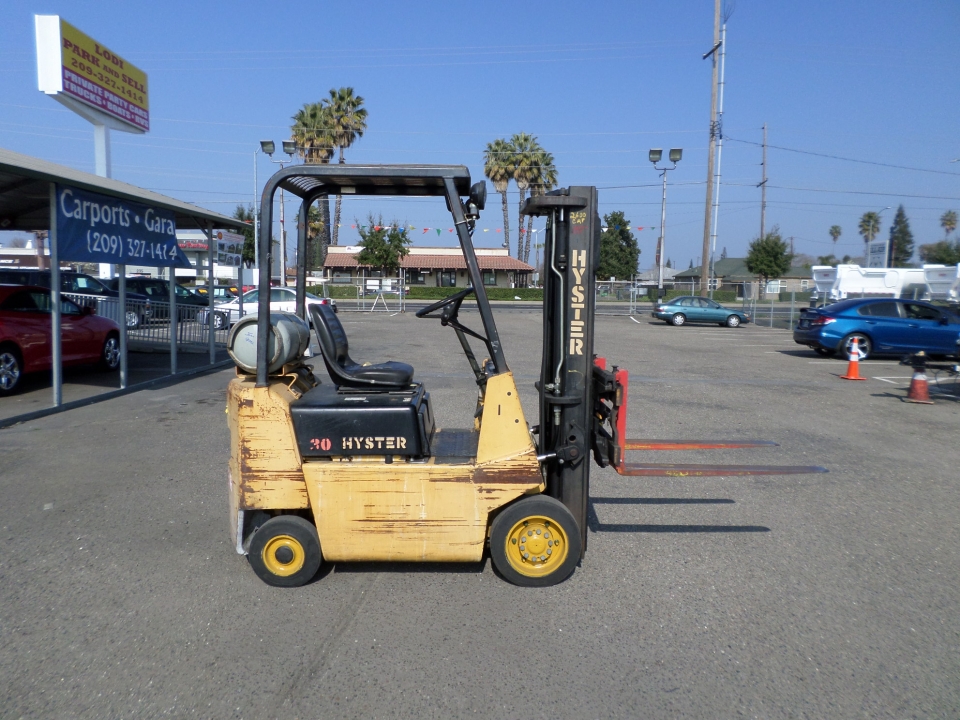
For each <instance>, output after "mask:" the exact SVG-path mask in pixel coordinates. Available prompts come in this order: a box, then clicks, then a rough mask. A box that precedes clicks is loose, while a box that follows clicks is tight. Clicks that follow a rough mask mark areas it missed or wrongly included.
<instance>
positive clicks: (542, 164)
mask: <svg viewBox="0 0 960 720" xmlns="http://www.w3.org/2000/svg"><path fill="white" fill-rule="evenodd" d="M537 147H538V148H539V149H538V150H537V151H536V153H535V155H534V173H533V176H532V177H531V179H530V197H536V196H539V195H546V194H547V193H548V192H550V191H551V190H553V189H554V188H555V187H556V186H557V166H556V165H554V164H553V155H551V154H550V153H548V152H547V151H546V150H544V149H543V148H541V147H540V146H539V145H538V146H537ZM532 236H533V215H527V232H526V237H525V238H524V240H523V256H522V257H521V258H520V259H521V260H523V262H525V263H529V262H530V242H531V239H532Z"/></svg>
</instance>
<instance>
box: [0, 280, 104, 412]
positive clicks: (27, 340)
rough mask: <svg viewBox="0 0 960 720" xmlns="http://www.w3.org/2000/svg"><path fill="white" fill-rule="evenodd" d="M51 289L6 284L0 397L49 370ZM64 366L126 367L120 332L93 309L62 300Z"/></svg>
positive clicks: (1, 296) (1, 299) (1, 308)
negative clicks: (26, 378)
mask: <svg viewBox="0 0 960 720" xmlns="http://www.w3.org/2000/svg"><path fill="white" fill-rule="evenodd" d="M50 307H51V306H50V291H49V290H48V289H47V288H42V287H36V286H32V285H0V396H3V395H8V394H10V393H12V392H14V391H15V390H16V389H17V388H18V387H19V385H20V383H21V382H22V380H23V376H24V374H26V373H32V372H37V371H38V370H49V369H50V366H51V364H52V357H51V356H52V353H51V346H50V330H51V328H50ZM60 328H61V330H60V338H61V347H62V354H63V364H64V365H87V364H93V363H97V364H99V365H100V367H101V368H102V369H104V370H108V371H114V370H117V369H118V368H119V367H120V328H119V326H118V325H117V324H116V323H115V322H114V321H113V320H110V319H108V318H104V317H97V316H96V315H94V314H93V309H92V308H89V307H80V306H79V305H77V304H76V303H74V302H73V301H71V300H67V299H66V298H61V300H60Z"/></svg>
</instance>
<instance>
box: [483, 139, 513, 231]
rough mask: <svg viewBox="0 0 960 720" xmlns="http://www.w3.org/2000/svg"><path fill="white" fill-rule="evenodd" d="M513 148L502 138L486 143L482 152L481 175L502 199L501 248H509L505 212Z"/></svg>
mask: <svg viewBox="0 0 960 720" xmlns="http://www.w3.org/2000/svg"><path fill="white" fill-rule="evenodd" d="M513 171H514V165H513V146H512V145H511V144H510V143H509V142H507V141H506V140H504V139H503V138H497V139H496V140H494V141H493V142H491V143H487V149H486V150H484V151H483V174H484V175H486V176H487V179H488V180H489V181H490V182H492V183H493V189H494V190H496V191H497V192H498V193H500V196H501V197H502V198H503V246H504V247H506V248H509V247H510V213H509V211H508V210H507V186H508V185H509V184H510V181H511V180H513Z"/></svg>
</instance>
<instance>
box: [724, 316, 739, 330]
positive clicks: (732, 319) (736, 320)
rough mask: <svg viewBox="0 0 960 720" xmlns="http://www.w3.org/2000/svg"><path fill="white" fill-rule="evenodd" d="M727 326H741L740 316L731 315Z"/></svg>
mask: <svg viewBox="0 0 960 720" xmlns="http://www.w3.org/2000/svg"><path fill="white" fill-rule="evenodd" d="M727 327H730V328H735V327H740V318H739V317H738V316H736V315H731V316H730V317H728V318H727Z"/></svg>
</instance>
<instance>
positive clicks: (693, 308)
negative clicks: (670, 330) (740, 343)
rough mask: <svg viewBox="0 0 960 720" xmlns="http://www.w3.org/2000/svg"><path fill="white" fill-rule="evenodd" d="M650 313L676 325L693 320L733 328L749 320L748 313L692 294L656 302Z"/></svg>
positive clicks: (669, 323)
mask: <svg viewBox="0 0 960 720" xmlns="http://www.w3.org/2000/svg"><path fill="white" fill-rule="evenodd" d="M651 315H653V317H655V318H659V319H660V320H663V321H665V322H666V323H667V324H668V325H677V326H680V325H685V324H686V323H688V322H695V323H717V324H718V325H721V326H722V325H726V326H727V327H732V328H735V327H739V326H740V325H743V324H745V323H748V322H750V315H749V314H748V313H745V312H743V311H742V310H731V309H730V308H725V307H724V306H723V305H721V304H720V303H718V302H715V301H713V300H711V299H710V298H703V297H694V296H681V297H675V298H673V299H672V300H670V301H669V302H660V303H657V305H656V307H654V309H653V312H652V313H651Z"/></svg>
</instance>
